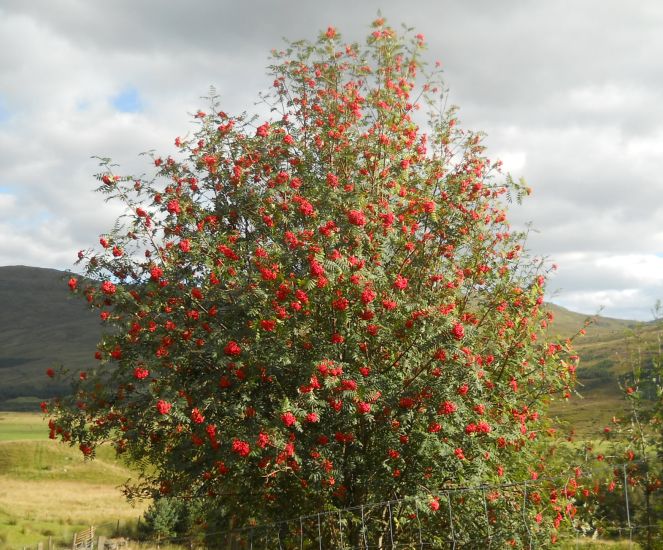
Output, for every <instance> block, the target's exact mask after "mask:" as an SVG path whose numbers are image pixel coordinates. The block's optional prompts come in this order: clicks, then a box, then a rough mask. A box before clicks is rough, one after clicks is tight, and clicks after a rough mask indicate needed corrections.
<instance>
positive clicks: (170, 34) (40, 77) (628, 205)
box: [0, 0, 663, 320]
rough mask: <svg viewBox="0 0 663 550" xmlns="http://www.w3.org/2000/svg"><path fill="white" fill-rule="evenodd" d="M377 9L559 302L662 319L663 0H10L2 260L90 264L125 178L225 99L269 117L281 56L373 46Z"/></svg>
mask: <svg viewBox="0 0 663 550" xmlns="http://www.w3.org/2000/svg"><path fill="white" fill-rule="evenodd" d="M378 12H380V13H381V14H382V15H383V16H384V17H386V18H387V20H388V21H389V23H390V24H392V25H393V26H394V27H396V28H400V26H401V24H405V25H407V26H411V27H414V28H415V29H416V31H417V32H420V33H422V34H424V35H425V37H426V40H427V42H428V51H427V54H426V55H427V57H428V59H429V60H430V61H431V62H432V61H434V60H440V61H441V62H442V66H443V68H444V78H445V83H446V86H447V87H448V88H449V95H450V102H451V103H453V104H456V105H458V106H459V107H460V112H459V118H460V120H461V124H462V125H463V126H464V127H466V128H469V129H473V130H483V131H485V132H486V133H487V138H486V141H485V143H486V145H487V147H488V151H487V154H488V156H489V157H490V158H491V159H497V158H499V159H501V160H502V161H503V163H504V167H505V169H506V170H507V171H509V172H510V173H511V174H512V175H513V176H514V177H516V178H518V177H523V178H525V180H526V181H527V182H528V185H530V186H531V187H532V189H533V194H532V196H531V197H529V198H528V199H527V200H526V201H525V203H524V204H523V205H522V206H520V207H514V208H512V209H511V210H510V215H509V218H510V220H511V222H512V224H513V226H514V228H524V227H526V226H527V224H531V227H532V231H531V233H530V237H529V241H528V248H529V250H530V251H531V253H532V254H534V255H536V256H543V257H546V258H548V259H549V261H550V262H551V263H555V264H556V265H557V266H558V268H557V270H556V272H555V274H554V275H553V276H552V278H551V280H550V282H549V285H548V288H549V292H548V298H549V299H550V300H551V301H553V302H554V303H557V304H559V305H562V306H565V307H568V308H569V309H572V310H574V311H579V312H582V313H588V314H592V313H596V312H597V311H598V310H599V308H601V307H602V308H603V310H602V314H603V315H606V316H611V317H619V318H627V319H641V320H649V319H651V311H652V308H653V306H654V304H655V302H656V300H657V299H659V298H663V179H662V176H661V170H660V164H661V161H662V160H663V108H662V105H663V63H661V62H660V60H661V59H663V33H661V32H660V29H661V28H663V3H661V2H660V1H659V0H639V1H638V2H624V1H621V0H540V1H537V2H533V1H527V0H500V1H495V0H467V1H462V0H428V1H418V0H408V2H404V1H403V0H384V1H382V2H377V1H373V0H361V1H358V0H352V1H348V0H333V1H329V0H328V1H325V2H322V1H317V0H306V1H304V0H287V1H286V0H283V1H280V0H243V1H238V0H187V2H174V1H164V0H141V1H139V2H137V1H135V0H114V1H113V2H102V1H101V0H98V1H94V0H30V1H29V2H26V1H25V0H2V2H0V266H2V265H30V266H37V267H50V268H57V269H72V270H75V266H74V261H75V259H76V252H77V251H78V250H80V249H85V248H89V247H90V246H92V245H94V244H95V243H96V242H97V241H98V237H99V235H100V234H102V233H104V232H106V231H108V230H109V229H110V228H111V226H112V223H113V221H114V220H115V218H116V217H117V216H118V214H120V210H118V209H117V207H115V206H114V205H112V204H107V203H105V202H104V201H103V198H102V196H101V195H98V194H96V193H94V191H93V190H94V189H95V188H96V187H97V181H96V180H95V179H94V177H93V175H94V174H95V173H96V172H97V171H98V170H97V168H98V163H97V161H96V160H94V159H93V158H92V157H93V156H94V155H97V156H104V157H111V158H112V159H113V160H114V161H115V162H117V163H118V164H119V165H120V166H121V171H122V173H134V174H141V173H145V172H148V171H149V170H150V166H149V163H148V162H147V160H146V158H145V157H144V156H140V153H142V152H145V151H148V150H155V151H158V152H159V153H160V154H164V155H167V154H171V153H174V152H175V147H174V145H173V140H174V138H175V137H176V136H178V135H184V134H186V133H187V132H188V131H191V130H192V129H193V125H192V123H191V114H192V113H194V112H196V111H197V110H198V108H203V109H204V108H205V107H206V105H207V103H206V101H205V100H204V99H202V98H203V97H204V96H206V95H208V93H209V90H210V86H214V88H215V89H216V91H217V93H218V95H219V96H220V98H221V104H222V107H223V109H224V110H225V111H227V112H231V113H239V112H241V111H245V110H248V111H249V112H251V111H253V110H256V109H259V108H258V107H256V106H255V103H256V101H257V99H258V94H259V92H260V91H263V90H266V89H268V88H269V86H270V83H271V81H270V79H269V76H268V75H267V71H266V67H267V65H268V62H269V59H268V58H269V51H270V50H271V49H272V48H279V47H281V46H282V45H283V44H284V42H283V39H284V38H287V39H289V40H297V39H300V38H306V39H315V38H316V36H317V35H318V33H319V32H320V31H323V30H325V29H326V28H327V27H328V26H329V25H332V26H334V27H336V28H337V29H338V30H339V31H340V33H341V34H342V36H343V38H344V39H345V40H347V41H348V42H350V41H363V40H364V39H365V37H366V35H367V34H368V32H369V26H370V23H371V21H372V20H373V19H375V18H376V16H377V14H378Z"/></svg>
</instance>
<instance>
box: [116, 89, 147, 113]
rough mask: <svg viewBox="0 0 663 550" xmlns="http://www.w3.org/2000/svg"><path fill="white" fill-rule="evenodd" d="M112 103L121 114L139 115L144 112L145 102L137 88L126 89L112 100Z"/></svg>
mask: <svg viewBox="0 0 663 550" xmlns="http://www.w3.org/2000/svg"><path fill="white" fill-rule="evenodd" d="M111 103H112V104H113V107H115V108H116V109H117V110H118V111H120V112H121V113H139V112H140V111H142V110H143V102H142V101H141V99H140V94H139V93H138V90H136V89H135V88H125V89H124V90H122V91H121V92H120V93H119V94H117V95H116V96H115V97H113V98H112V99H111Z"/></svg>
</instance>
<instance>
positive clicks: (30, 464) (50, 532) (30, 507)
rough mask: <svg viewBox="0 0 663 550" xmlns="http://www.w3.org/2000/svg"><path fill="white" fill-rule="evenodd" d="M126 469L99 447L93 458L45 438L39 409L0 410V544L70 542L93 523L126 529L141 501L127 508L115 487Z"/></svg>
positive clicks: (107, 530)
mask: <svg viewBox="0 0 663 550" xmlns="http://www.w3.org/2000/svg"><path fill="white" fill-rule="evenodd" d="M131 476H132V472H131V471H130V470H129V469H128V468H127V467H126V466H125V465H124V464H122V463H121V462H119V461H118V460H117V459H116V458H115V453H114V451H113V450H112V449H111V448H110V447H102V448H100V449H99V451H98V453H97V457H96V459H95V460H84V459H83V457H82V455H81V453H80V451H78V449H75V448H71V447H67V446H65V445H62V444H60V443H57V442H55V441H51V440H50V439H48V430H47V427H46V424H45V421H44V420H43V419H42V416H41V415H40V414H26V413H0V547H1V548H3V549H4V548H7V549H10V548H22V547H23V546H24V545H25V546H28V545H31V546H34V545H36V544H37V543H39V542H47V541H48V538H49V536H50V537H52V540H53V541H54V542H57V543H58V544H61V545H64V544H68V545H70V544H71V538H72V536H73V534H74V533H75V532H76V531H80V530H82V529H84V528H86V527H87V526H89V525H95V526H96V527H97V528H98V532H99V533H100V534H107V535H112V534H113V533H114V532H115V530H116V529H117V526H118V523H117V522H118V521H119V522H120V528H121V529H122V530H123V531H126V530H127V529H129V530H130V529H131V526H132V525H134V524H135V522H136V521H137V519H138V517H139V516H140V515H141V514H142V512H143V511H144V509H145V507H146V504H141V505H139V506H137V507H136V508H132V507H131V506H130V505H129V504H128V503H127V502H126V501H125V499H124V496H123V494H122V493H121V490H120V488H119V486H120V485H122V484H123V483H124V482H125V481H127V479H129V478H130V477H131Z"/></svg>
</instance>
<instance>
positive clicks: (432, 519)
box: [161, 463, 663, 550]
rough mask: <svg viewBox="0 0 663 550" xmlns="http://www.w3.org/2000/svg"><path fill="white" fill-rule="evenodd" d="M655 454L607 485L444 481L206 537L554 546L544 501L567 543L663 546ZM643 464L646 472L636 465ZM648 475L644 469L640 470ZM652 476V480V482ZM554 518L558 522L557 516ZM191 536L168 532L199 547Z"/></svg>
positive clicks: (662, 500) (364, 549)
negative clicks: (423, 491) (418, 494)
mask: <svg viewBox="0 0 663 550" xmlns="http://www.w3.org/2000/svg"><path fill="white" fill-rule="evenodd" d="M647 469H648V466H647V464H646V463H628V464H621V465H618V466H615V467H614V468H613V471H612V475H611V477H610V478H608V479H605V480H603V481H604V482H603V484H601V483H600V482H599V481H597V480H595V479H593V478H586V479H582V478H580V477H570V478H555V479H552V478H539V479H535V480H527V481H522V482H517V483H501V484H480V485H474V486H465V487H461V486H455V487H445V488H443V489H441V490H440V491H438V492H437V495H436V497H435V498H436V503H437V505H436V506H435V507H434V508H431V506H430V501H428V502H422V501H421V499H415V498H409V497H408V498H401V499H393V500H385V501H382V502H376V503H371V504H365V505H360V506H353V507H347V508H342V509H335V510H328V511H321V512H319V513H315V514H310V515H303V516H299V517H296V518H293V519H289V520H283V521H279V522H275V523H270V524H261V525H250V526H244V527H241V528H236V529H229V530H223V531H216V532H208V533H206V534H205V544H207V545H209V546H212V547H214V548H217V547H218V548H226V549H228V550H254V549H255V550H257V549H279V550H286V549H287V550H290V549H300V550H316V549H317V550H323V549H325V550H327V549H335V550H353V549H358V550H369V549H380V550H387V549H394V548H399V549H415V548H420V549H424V548H451V549H464V548H486V549H499V548H505V547H511V546H515V547H518V548H527V549H532V548H547V547H549V546H550V545H551V543H552V542H553V541H552V540H551V539H550V529H549V525H545V524H542V522H543V521H544V520H543V518H542V517H541V516H540V515H539V512H538V511H537V510H540V509H541V506H536V505H537V504H540V503H541V500H542V499H545V500H546V502H547V506H549V507H550V506H552V508H553V509H554V508H556V506H555V500H556V497H555V496H554V495H555V494H556V492H557V491H559V492H560V493H562V494H563V496H565V497H568V500H567V501H566V504H565V505H564V506H562V507H558V508H560V510H559V512H558V513H557V516H556V517H554V519H553V520H552V521H554V522H555V524H556V526H557V527H559V530H558V532H559V533H560V537H559V538H560V539H562V538H563V539H566V542H565V544H566V548H569V547H570V548H573V547H576V548H580V547H581V545H583V544H584V542H586V541H587V540H588V539H594V540H597V539H601V540H621V541H624V542H625V543H626V544H628V546H629V548H642V549H647V550H650V549H657V548H663V489H662V488H661V487H660V484H659V485H658V486H657V485H656V484H651V483H649V484H648V478H647V477H646V476H644V477H643V476H642V474H643V472H645V473H646V471H647ZM636 470H637V472H636ZM636 475H637V476H639V477H636ZM645 481H647V483H645ZM547 521H548V522H549V521H551V518H550V516H548V518H547ZM196 540H200V539H195V538H191V537H179V538H172V539H161V542H162V543H163V542H170V543H179V544H182V545H184V546H189V547H192V548H193V547H196Z"/></svg>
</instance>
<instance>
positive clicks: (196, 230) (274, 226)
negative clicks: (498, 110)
mask: <svg viewBox="0 0 663 550" xmlns="http://www.w3.org/2000/svg"><path fill="white" fill-rule="evenodd" d="M423 48H424V42H423V38H422V37H421V36H420V35H416V36H412V35H411V34H410V33H409V32H408V33H406V35H405V37H404V38H403V37H400V36H399V35H398V34H397V33H396V32H395V31H394V30H393V29H392V28H391V27H389V26H387V25H386V24H385V22H384V21H383V20H378V21H376V22H375V23H374V29H373V31H372V32H371V34H370V35H369V37H368V39H367V43H366V45H365V46H363V47H362V46H359V45H357V44H348V45H344V44H343V43H342V42H341V39H340V35H339V34H338V33H337V31H336V30H335V29H333V28H330V29H328V30H327V31H326V32H324V33H322V34H321V36H320V39H319V40H318V42H316V43H308V42H305V41H304V42H296V43H294V44H291V45H289V46H288V48H287V49H286V50H285V51H275V52H273V56H274V64H273V65H272V66H271V68H270V70H271V72H272V76H273V79H274V88H273V92H272V93H271V94H270V95H267V96H266V97H265V98H264V100H265V101H266V102H267V105H268V107H270V109H271V112H273V113H276V114H275V117H276V118H275V119H273V120H267V121H263V120H258V119H255V118H249V117H247V116H246V115H239V116H232V115H230V114H228V113H226V112H224V111H222V110H221V108H220V106H219V105H218V104H217V100H216V99H213V100H212V103H211V106H210V109H209V111H208V112H202V111H200V112H198V113H197V114H196V115H195V120H196V122H197V123H198V124H199V126H198V130H197V132H196V133H195V134H194V135H193V136H191V137H190V138H188V139H184V138H177V139H176V140H175V144H176V146H177V148H178V154H177V156H176V157H177V158H175V157H172V156H168V157H165V158H163V157H158V156H157V157H154V164H155V166H156V170H157V174H156V176H155V177H154V178H152V179H146V178H135V177H131V176H120V175H117V174H115V173H114V172H113V171H112V165H111V164H110V161H107V160H103V161H102V165H103V171H102V173H100V174H99V180H100V188H99V190H100V191H101V192H102V193H104V194H106V195H107V196H108V198H109V199H110V200H115V201H121V202H122V203H123V204H124V205H125V206H126V215H125V216H124V217H123V218H122V219H120V220H118V223H117V224H116V227H115V228H114V229H113V231H111V232H110V233H109V234H107V235H103V236H102V237H101V239H100V244H101V249H100V251H99V252H95V251H87V252H81V254H80V258H81V261H82V263H83V265H84V266H85V267H86V275H87V277H89V278H90V279H91V280H92V281H93V284H86V283H85V282H84V281H83V280H81V281H79V280H77V278H76V277H73V278H72V279H71V281H70V282H69V284H70V287H71V289H72V291H74V292H78V293H81V294H82V295H83V296H84V297H85V298H86V299H87V300H88V302H89V303H90V304H91V306H92V307H94V308H98V309H99V311H100V315H101V318H102V320H103V321H104V322H105V323H106V324H107V326H108V331H107V334H106V336H105V337H104V339H103V340H102V342H101V343H100V344H99V347H98V350H97V353H96V357H97V359H98V360H99V367H98V368H97V369H94V370H91V371H90V372H86V373H81V374H80V376H78V379H77V381H76V387H75V391H74V397H73V398H72V399H61V400H59V401H58V402H56V403H54V409H53V410H54V411H55V418H54V419H53V420H52V422H51V433H52V435H53V437H56V436H59V437H60V438H61V439H63V440H65V441H70V442H71V443H72V444H77V445H78V446H79V447H80V449H81V451H82V452H83V453H84V454H86V455H91V454H92V453H93V452H94V447H95V445H97V444H98V443H99V442H100V441H105V440H107V439H111V440H113V441H114V444H115V446H116V448H117V450H118V452H119V453H126V454H128V455H129V456H130V457H131V458H132V459H133V460H134V461H135V462H136V463H138V464H140V465H142V467H143V478H142V479H143V482H144V483H143V485H142V486H139V487H137V488H136V491H139V492H144V491H151V492H152V493H155V494H159V495H162V496H164V497H167V496H175V497H178V498H182V499H203V500H205V501H206V502H207V503H208V506H207V509H211V510H212V512H211V514H213V515H214V516H215V519H214V521H215V522H216V524H217V525H220V526H223V528H226V529H229V528H234V527H238V526H242V525H245V524H247V523H256V522H272V521H277V520H279V519H282V518H283V517H293V516H297V515H305V514H310V513H315V512H318V511H321V510H329V509H337V508H338V509H340V508H347V507H355V508H354V509H355V510H358V509H359V506H360V505H363V504H366V503H371V502H378V501H384V500H388V499H398V498H402V497H406V496H407V497H412V498H414V499H415V508H414V509H411V510H410V512H408V514H406V515H404V516H403V517H400V518H399V523H398V529H403V530H407V529H408V528H410V527H411V526H412V525H414V522H415V517H416V516H417V514H419V513H421V514H422V515H426V516H430V521H429V523H428V524H429V525H430V526H431V527H430V533H429V534H430V537H431V540H433V539H436V540H438V539H439V537H440V536H443V535H440V534H439V533H444V532H445V529H446V528H447V527H448V525H447V526H446V527H445V525H446V524H445V522H446V521H447V520H446V519H445V518H446V517H447V516H446V515H445V512H444V510H440V502H443V500H444V499H443V497H442V491H443V487H444V486H445V485H446V484H449V483H450V482H451V483H455V484H460V485H465V484H477V483H485V482H489V483H495V482H500V481H504V482H508V481H509V480H523V479H527V478H529V477H530V476H536V475H539V474H541V473H543V472H544V471H545V469H546V463H545V461H544V460H543V459H542V458H541V450H540V447H541V444H540V443H539V442H540V441H541V440H543V439H544V438H545V437H547V435H546V434H547V433H548V432H546V423H545V420H544V415H545V406H546V402H547V400H548V399H549V397H550V396H551V395H554V394H560V393H566V394H568V392H569V390H570V387H571V385H572V384H573V381H574V370H575V367H574V359H573V358H572V357H569V356H568V350H567V347H566V345H565V344H560V343H557V342H546V341H544V337H543V336H542V327H545V326H546V324H547V323H548V322H549V320H550V315H549V314H547V313H546V311H545V310H544V307H543V294H544V284H545V274H546V269H547V268H546V267H545V266H544V265H543V264H542V263H541V262H539V261H536V260H534V259H532V258H529V257H528V256H527V255H526V254H525V253H524V247H523V235H521V234H518V233H516V232H513V231H512V230H511V229H510V227H509V225H508V222H507V219H506V214H505V209H506V206H507V202H509V201H511V200H519V199H520V198H521V197H523V196H524V195H525V194H526V193H528V189H527V188H526V186H525V185H524V184H523V183H522V182H516V181H514V180H513V179H512V178H510V177H509V176H506V177H504V178H501V177H500V176H499V163H497V162H495V163H494V162H491V161H490V160H489V159H488V158H487V157H485V156H484V147H483V145H482V143H481V139H482V136H481V135H480V134H477V133H473V132H469V131H465V130H462V129H460V127H459V125H458V124H457V122H458V121H457V118H456V111H455V109H451V110H448V111H443V110H441V109H440V108H439V105H440V104H441V100H440V98H439V96H440V93H441V91H442V88H441V87H440V86H441V85H440V83H439V82H438V77H439V75H438V71H437V70H435V71H433V72H431V73H430V74H429V73H427V72H426V69H425V67H424V66H423V65H422V63H421V61H420V54H421V51H422V49H423ZM422 106H423V107H428V108H430V123H429V127H428V130H427V131H423V130H422V129H421V128H420V123H421V121H420V119H421V115H420V114H418V109H419V107H422ZM498 179H499V180H500V181H498ZM79 286H80V287H79ZM530 496H531V498H532V499H533V500H532V505H531V507H529V508H528V514H529V518H528V520H530V519H531V521H532V526H531V528H530V527H528V528H527V530H526V529H525V526H524V525H523V524H522V514H514V510H517V509H518V508H519V507H520V506H521V504H520V501H521V499H522V495H520V494H519V495H515V494H514V495H513V497H510V496H508V495H507V493H504V494H502V495H501V496H500V494H497V495H494V499H493V504H492V505H491V507H492V508H493V512H492V513H493V514H494V517H500V518H501V521H504V522H506V523H505V529H506V528H507V527H508V525H511V524H513V529H512V530H511V532H512V536H513V538H514V540H516V539H518V538H519V537H535V538H537V539H542V540H543V539H547V538H548V536H549V534H550V531H551V530H554V529H556V528H557V527H558V526H559V525H560V521H561V518H562V514H561V513H560V510H561V509H562V508H561V501H562V499H561V498H560V499H559V501H556V503H555V504H553V505H551V504H550V503H549V502H547V501H546V500H545V499H543V498H542V497H541V495H539V494H537V495H536V498H535V497H534V496H532V495H530ZM159 502H162V504H158V506H163V507H164V509H163V514H164V515H163V518H164V519H163V522H164V523H163V525H164V527H163V529H164V532H165V531H166V530H168V529H174V527H173V524H172V522H173V521H174V519H173V518H174V517H175V515H176V514H175V512H174V511H172V510H171V508H173V506H174V505H173V504H172V503H170V501H169V500H164V499H160V500H158V501H157V503H159ZM557 502H559V504H557ZM158 510H159V511H160V513H161V508H159V509H158ZM155 513H156V509H155ZM357 513H358V512H357ZM484 514H485V512H484V507H483V505H482V504H481V501H480V500H477V501H476V502H472V503H470V501H469V500H468V501H467V503H466V506H465V509H461V510H460V511H459V513H458V520H457V521H458V522H463V521H467V522H468V525H475V524H476V523H477V522H479V521H481V518H483V517H484ZM155 517H156V516H155ZM159 517H161V516H159ZM385 518H387V508H386V507H385V508H384V510H382V511H381V512H380V513H379V514H378V520H375V522H374V525H375V529H377V530H382V531H385V530H388V529H391V528H392V527H393V526H392V525H391V523H389V525H387V523H385V522H386V521H387V520H386V519H385ZM544 519H545V520H544ZM535 520H536V521H535ZM169 522H170V523H169ZM468 529H469V528H468ZM507 531H508V529H507ZM361 536H362V535H361V533H360V532H359V531H357V530H354V531H353V532H352V533H351V534H350V539H351V540H354V541H355V542H357V541H359V538H360V537H361ZM467 536H471V531H470V530H468V531H467ZM436 537H437V538H436Z"/></svg>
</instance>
